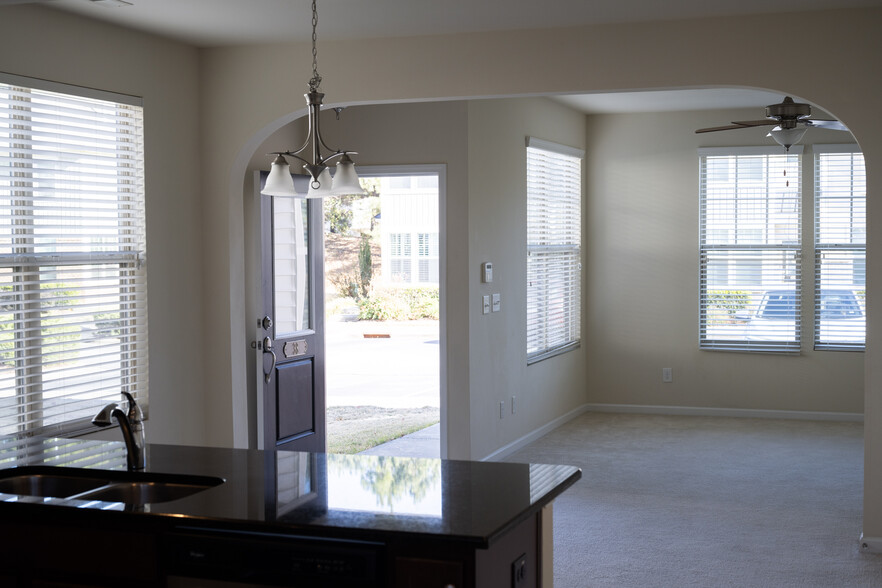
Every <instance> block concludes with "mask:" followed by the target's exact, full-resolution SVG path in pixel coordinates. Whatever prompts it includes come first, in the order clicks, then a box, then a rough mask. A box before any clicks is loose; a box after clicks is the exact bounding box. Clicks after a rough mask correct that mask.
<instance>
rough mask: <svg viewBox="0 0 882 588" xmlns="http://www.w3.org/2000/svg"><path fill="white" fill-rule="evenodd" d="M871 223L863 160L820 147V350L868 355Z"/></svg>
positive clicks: (844, 149) (846, 150) (844, 150)
mask: <svg viewBox="0 0 882 588" xmlns="http://www.w3.org/2000/svg"><path fill="white" fill-rule="evenodd" d="M866 219H867V178H866V171H865V169H864V157H863V154H862V153H860V152H859V150H858V148H857V146H856V145H817V146H815V349H828V350H863V349H864V341H865V335H866V316H865V315H866V308H865V307H866V305H865V299H866V288H867V286H866V284H867V263H866V242H867V220H866Z"/></svg>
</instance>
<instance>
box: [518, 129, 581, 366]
mask: <svg viewBox="0 0 882 588" xmlns="http://www.w3.org/2000/svg"><path fill="white" fill-rule="evenodd" d="M583 157H584V154H583V152H582V151H580V150H578V149H573V148H571V147H565V146H562V145H556V144H554V143H549V142H547V141H541V140H539V139H534V138H532V137H528V138H527V363H533V362H536V361H540V360H542V359H546V358H548V357H551V356H553V355H557V354H559V353H563V352H565V351H568V350H569V349H572V348H575V347H576V346H578V345H579V340H580V336H581V331H580V329H581V304H582V303H581V273H582V159H583Z"/></svg>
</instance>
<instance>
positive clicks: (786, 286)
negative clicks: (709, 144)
mask: <svg viewBox="0 0 882 588" xmlns="http://www.w3.org/2000/svg"><path fill="white" fill-rule="evenodd" d="M699 159H700V290H701V291H700V320H699V332H700V335H699V345H700V347H701V348H702V349H718V350H732V351H763V352H798V351H799V348H800V321H801V304H802V303H801V288H800V273H801V272H800V265H801V262H800V249H801V218H800V214H801V205H800V203H801V193H800V190H801V188H800V176H801V173H800V167H801V164H800V159H801V148H800V146H793V147H791V149H790V152H789V153H782V152H781V150H780V148H777V147H776V148H765V147H758V148H751V147H748V148H720V149H716V148H712V149H700V150H699Z"/></svg>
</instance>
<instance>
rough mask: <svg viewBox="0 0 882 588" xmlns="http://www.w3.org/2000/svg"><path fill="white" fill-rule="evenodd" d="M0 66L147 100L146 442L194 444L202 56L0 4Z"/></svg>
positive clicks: (199, 394) (199, 371)
mask: <svg viewBox="0 0 882 588" xmlns="http://www.w3.org/2000/svg"><path fill="white" fill-rule="evenodd" d="M0 71H2V72H6V73H12V74H17V75H23V76H30V77H35V78H44V79H47V80H52V81H56V82H63V83H68V84H74V85H79V86H86V87H90V88H98V89H101V90H107V91H110V92H119V93H123V94H130V95H134V96H141V97H143V98H144V109H145V116H144V145H145V165H146V190H147V199H146V204H147V274H148V281H149V286H148V287H149V291H148V304H149V306H148V316H149V321H150V322H149V337H150V421H149V424H148V433H149V435H150V439H151V440H152V441H156V442H163V443H184V444H199V443H202V442H204V439H205V437H206V432H205V425H206V423H205V419H204V418H203V417H202V414H203V409H202V406H203V401H204V396H203V389H204V388H203V385H202V379H203V375H204V370H205V363H204V358H205V357H207V356H210V354H211V352H210V351H206V349H210V345H209V344H208V343H207V342H206V341H205V340H204V339H203V338H202V337H201V333H202V332H203V331H204V326H203V315H202V312H201V310H200V308H201V306H202V299H203V296H204V293H203V290H202V285H203V281H202V279H203V275H202V264H203V261H204V258H205V256H204V255H203V251H202V244H201V239H202V206H201V198H200V193H201V184H202V178H201V177H200V174H199V173H198V164H199V125H198V113H199V53H198V51H197V50H196V49H194V48H192V47H187V46H184V45H181V44H178V43H173V42H170V41H165V40H161V39H158V38H156V37H152V36H149V35H143V34H140V33H135V32H132V31H128V30H124V29H120V28H118V27H112V26H107V25H102V24H98V23H95V22H91V21H88V20H84V19H81V18H78V17H74V16H70V15H67V14H64V13H57V12H54V11H48V10H45V9H42V8H38V7H30V6H5V7H2V8H0Z"/></svg>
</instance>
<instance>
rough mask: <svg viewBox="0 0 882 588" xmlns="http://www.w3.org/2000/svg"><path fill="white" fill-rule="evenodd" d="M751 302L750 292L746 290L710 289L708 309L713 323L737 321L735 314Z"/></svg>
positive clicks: (708, 292)
mask: <svg viewBox="0 0 882 588" xmlns="http://www.w3.org/2000/svg"><path fill="white" fill-rule="evenodd" d="M748 304H750V292H746V291H744V290H708V291H707V309H708V315H709V319H710V320H709V322H710V323H711V324H726V323H732V322H734V321H735V315H736V314H737V313H738V312H739V311H741V310H744V309H745V308H747V305H748Z"/></svg>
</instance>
